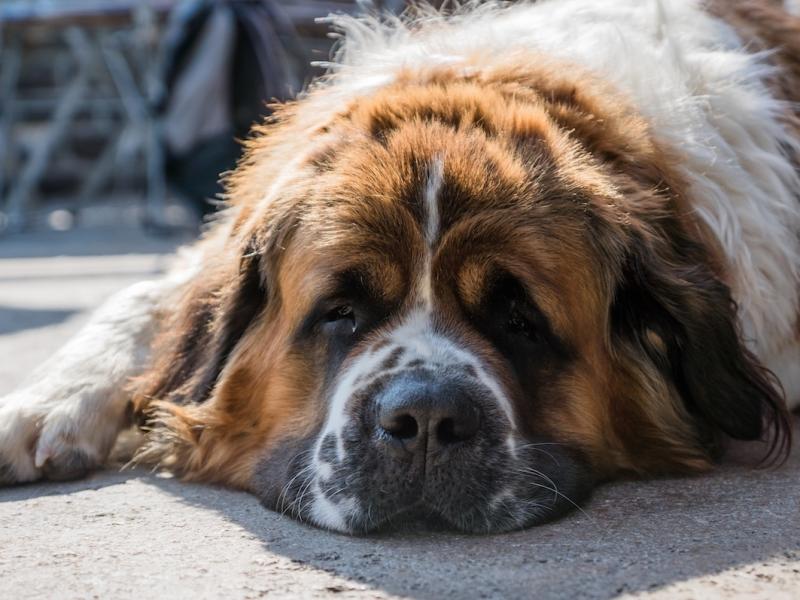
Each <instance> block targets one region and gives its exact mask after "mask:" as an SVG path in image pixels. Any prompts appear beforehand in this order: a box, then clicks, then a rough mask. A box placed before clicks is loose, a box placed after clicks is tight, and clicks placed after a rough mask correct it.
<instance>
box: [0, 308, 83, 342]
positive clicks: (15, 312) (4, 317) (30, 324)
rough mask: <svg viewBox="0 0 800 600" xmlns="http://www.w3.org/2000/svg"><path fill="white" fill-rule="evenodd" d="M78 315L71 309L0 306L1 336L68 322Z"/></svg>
mask: <svg viewBox="0 0 800 600" xmlns="http://www.w3.org/2000/svg"><path fill="white" fill-rule="evenodd" d="M76 313H78V311H77V310H70V309H35V308H20V307H18V306H2V305H0V335H4V334H6V333H15V332H17V331H22V330H25V329H36V328H38V327H47V326H49V325H55V324H57V323H61V322H63V321H66V320H67V319H68V318H70V317H71V316H72V315H74V314H76Z"/></svg>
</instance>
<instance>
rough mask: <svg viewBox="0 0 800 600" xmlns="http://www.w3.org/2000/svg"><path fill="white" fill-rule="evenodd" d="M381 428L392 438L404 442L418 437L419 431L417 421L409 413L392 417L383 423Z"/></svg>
mask: <svg viewBox="0 0 800 600" xmlns="http://www.w3.org/2000/svg"><path fill="white" fill-rule="evenodd" d="M381 427H382V428H383V429H384V431H386V433H388V434H389V435H391V436H392V437H395V438H399V439H402V440H409V439H412V438H414V437H416V436H417V433H418V431H419V425H418V424H417V420H416V419H415V418H414V417H412V416H411V415H409V414H408V413H405V414H400V415H394V416H392V418H391V419H388V420H387V421H386V422H382V423H381Z"/></svg>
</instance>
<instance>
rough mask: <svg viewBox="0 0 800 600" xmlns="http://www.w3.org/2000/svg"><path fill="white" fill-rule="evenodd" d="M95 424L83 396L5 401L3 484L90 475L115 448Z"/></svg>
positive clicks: (1, 418) (0, 421)
mask: <svg viewBox="0 0 800 600" xmlns="http://www.w3.org/2000/svg"><path fill="white" fill-rule="evenodd" d="M87 417H89V418H87ZM93 421H94V419H92V418H91V416H90V415H87V414H86V410H85V399H82V398H81V397H80V396H76V397H71V398H67V399H63V400H59V401H58V402H57V403H56V402H51V401H48V400H46V399H44V398H42V397H37V396H36V395H34V394H32V393H30V392H25V391H21V392H17V393H15V394H12V395H11V396H7V397H5V398H3V399H0V484H12V483H23V482H27V481H35V480H37V479H40V478H42V477H44V478H47V479H53V480H64V479H76V478H79V477H83V476H84V475H86V474H87V473H88V472H89V471H90V470H92V469H94V468H96V467H97V466H98V465H100V464H101V463H102V461H103V460H104V459H105V456H106V454H107V453H108V449H109V448H108V446H109V445H110V444H109V443H108V441H107V440H106V439H104V438H107V437H108V436H107V435H104V431H103V429H104V427H103V424H101V423H95V422H93Z"/></svg>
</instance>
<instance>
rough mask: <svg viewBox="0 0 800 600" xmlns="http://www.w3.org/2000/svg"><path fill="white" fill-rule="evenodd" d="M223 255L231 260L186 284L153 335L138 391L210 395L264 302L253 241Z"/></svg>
mask: <svg viewBox="0 0 800 600" xmlns="http://www.w3.org/2000/svg"><path fill="white" fill-rule="evenodd" d="M227 260H228V261H229V263H230V264H224V263H223V264H221V265H218V266H217V267H216V268H211V269H209V271H210V273H209V274H206V275H201V276H199V277H198V278H197V279H196V281H193V282H190V283H189V284H188V287H187V288H186V290H185V291H184V293H183V298H182V300H181V301H180V302H179V303H178V308H177V310H176V311H175V313H174V314H173V315H172V316H171V317H170V319H169V321H168V322H167V323H166V324H165V326H164V327H163V328H162V333H161V337H160V339H158V340H156V346H155V348H154V361H153V363H152V364H151V366H150V368H149V370H148V372H147V373H146V374H145V376H144V378H143V379H142V380H141V381H140V382H139V386H138V392H137V394H136V395H137V396H139V397H143V398H147V399H157V400H163V401H169V402H172V403H174V404H197V403H202V402H203V401H205V400H207V399H208V398H209V396H210V395H211V393H212V391H213V390H214V387H215V385H216V383H217V380H218V379H219V376H220V373H221V372H222V370H223V368H224V367H225V364H226V362H227V360H228V357H229V356H230V355H231V353H232V352H233V350H234V348H235V347H236V344H237V343H238V342H239V340H240V339H241V338H242V336H243V335H244V333H245V332H246V331H247V329H248V327H249V326H250V324H251V323H252V322H253V321H254V320H255V318H256V317H257V316H258V315H259V314H260V313H261V312H262V311H263V310H264V307H265V305H266V301H267V285H266V282H265V278H264V274H263V272H262V269H261V261H260V253H259V252H258V250H257V247H256V246H255V244H254V242H249V243H248V244H246V245H245V246H244V247H243V249H241V250H240V251H239V252H238V253H237V256H235V257H231V258H229V259H227ZM138 408H139V410H143V409H145V408H146V407H142V406H140V407H138Z"/></svg>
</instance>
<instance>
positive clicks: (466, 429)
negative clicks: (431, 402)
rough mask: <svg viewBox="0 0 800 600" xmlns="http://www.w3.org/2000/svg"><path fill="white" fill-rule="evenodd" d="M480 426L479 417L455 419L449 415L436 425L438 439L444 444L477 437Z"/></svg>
mask: <svg viewBox="0 0 800 600" xmlns="http://www.w3.org/2000/svg"><path fill="white" fill-rule="evenodd" d="M478 427H479V423H478V419H477V418H475V419H473V418H463V419H453V418H450V417H447V418H444V419H442V420H441V421H439V424H438V425H437V426H436V439H437V440H438V442H439V443H440V444H441V445H443V446H446V445H448V444H456V443H458V442H466V441H467V440H471V439H472V438H473V437H475V435H476V434H477V433H478Z"/></svg>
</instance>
